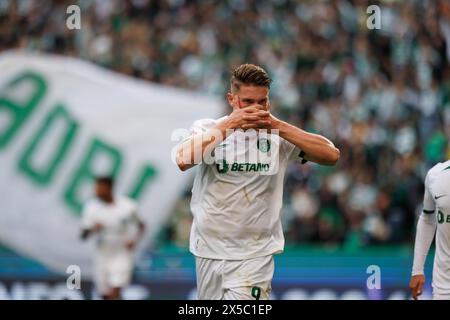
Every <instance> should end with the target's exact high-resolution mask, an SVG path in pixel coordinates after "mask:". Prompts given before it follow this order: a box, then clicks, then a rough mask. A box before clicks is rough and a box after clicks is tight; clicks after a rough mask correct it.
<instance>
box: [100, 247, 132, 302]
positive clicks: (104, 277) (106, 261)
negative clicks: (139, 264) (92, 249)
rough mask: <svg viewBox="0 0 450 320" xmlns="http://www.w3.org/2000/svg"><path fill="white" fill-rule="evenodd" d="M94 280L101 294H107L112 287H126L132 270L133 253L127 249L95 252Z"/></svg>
mask: <svg viewBox="0 0 450 320" xmlns="http://www.w3.org/2000/svg"><path fill="white" fill-rule="evenodd" d="M94 272H95V275H94V282H95V287H96V289H97V291H98V292H99V293H100V294H101V295H107V294H109V293H110V291H111V289H113V288H123V287H126V286H127V285H128V284H129V283H130V281H131V275H132V272H133V255H132V253H131V252H129V251H120V252H115V253H108V254H104V253H97V255H96V258H95V271H94Z"/></svg>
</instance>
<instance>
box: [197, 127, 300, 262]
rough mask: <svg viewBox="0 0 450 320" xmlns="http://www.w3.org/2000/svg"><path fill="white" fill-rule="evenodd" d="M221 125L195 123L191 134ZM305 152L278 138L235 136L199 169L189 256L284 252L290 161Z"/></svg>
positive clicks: (249, 256) (224, 257)
mask: <svg viewBox="0 0 450 320" xmlns="http://www.w3.org/2000/svg"><path fill="white" fill-rule="evenodd" d="M223 119H225V118H221V119H218V120H212V119H204V120H199V121H196V122H195V123H194V126H193V127H192V129H191V131H192V134H194V135H195V134H197V133H201V132H205V131H206V130H208V129H210V128H211V127H213V126H215V125H216V124H217V123H218V122H220V121H222V120H223ZM303 156H304V153H303V152H302V151H301V150H299V149H298V148H296V147H295V146H294V145H293V144H291V143H290V142H288V141H286V140H284V139H282V138H281V137H279V136H278V135H275V134H266V135H264V134H261V133H259V134H258V133H257V132H256V131H254V130H248V131H246V132H243V131H236V132H235V133H233V134H231V135H230V136H228V138H227V139H225V140H224V141H223V142H222V143H220V144H219V145H218V146H216V148H215V149H214V154H213V159H214V163H212V164H207V163H205V162H203V163H201V164H199V166H198V168H197V170H198V171H197V174H196V177H195V181H194V185H193V188H192V199H191V211H192V214H193V217H194V220H193V224H192V228H191V234H190V251H191V252H192V253H193V254H194V255H195V256H198V257H202V258H209V259H220V260H245V259H252V258H256V257H262V256H266V255H270V254H273V253H279V252H281V251H283V249H284V235H283V229H282V225H281V220H280V213H281V207H282V197H283V183H284V175H285V171H286V167H287V165H288V161H289V160H290V159H298V160H299V161H301V162H302V163H304V162H306V160H304V159H303Z"/></svg>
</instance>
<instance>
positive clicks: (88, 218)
mask: <svg viewBox="0 0 450 320" xmlns="http://www.w3.org/2000/svg"><path fill="white" fill-rule="evenodd" d="M94 207H95V205H94V204H93V203H92V202H88V203H86V204H85V205H84V207H83V211H82V213H81V228H82V229H91V228H93V227H94V225H95V208H94Z"/></svg>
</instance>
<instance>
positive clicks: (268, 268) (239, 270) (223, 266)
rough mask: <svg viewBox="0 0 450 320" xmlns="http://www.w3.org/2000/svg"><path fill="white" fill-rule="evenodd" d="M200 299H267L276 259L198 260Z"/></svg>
mask: <svg viewBox="0 0 450 320" xmlns="http://www.w3.org/2000/svg"><path fill="white" fill-rule="evenodd" d="M195 263H196V271H197V295H198V299H200V300H268V299H269V295H270V292H271V291H272V285H271V284H272V278H273V272H274V269H275V267H274V261H273V256H272V255H269V256H265V257H260V258H254V259H248V260H213V259H206V258H200V257H196V258H195Z"/></svg>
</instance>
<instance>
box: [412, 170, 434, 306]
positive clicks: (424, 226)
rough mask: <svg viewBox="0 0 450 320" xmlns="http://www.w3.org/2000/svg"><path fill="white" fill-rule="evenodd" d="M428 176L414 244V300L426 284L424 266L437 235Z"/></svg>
mask: <svg viewBox="0 0 450 320" xmlns="http://www.w3.org/2000/svg"><path fill="white" fill-rule="evenodd" d="M427 180H428V176H427V178H426V179H425V195H424V201H423V211H422V213H421V214H420V216H419V219H418V222H417V230H416V239H415V243H414V261H413V268H412V275H411V281H410V283H409V287H410V289H411V294H412V297H413V298H414V300H416V299H417V297H418V296H420V295H421V294H422V289H423V285H424V283H425V274H424V266H425V261H426V258H427V255H428V251H429V250H430V246H431V243H432V242H433V239H434V235H435V233H436V217H435V211H436V204H435V202H434V199H433V196H432V195H431V193H430V192H429V191H428V183H427Z"/></svg>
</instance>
